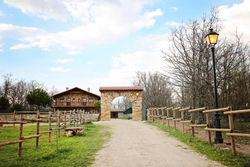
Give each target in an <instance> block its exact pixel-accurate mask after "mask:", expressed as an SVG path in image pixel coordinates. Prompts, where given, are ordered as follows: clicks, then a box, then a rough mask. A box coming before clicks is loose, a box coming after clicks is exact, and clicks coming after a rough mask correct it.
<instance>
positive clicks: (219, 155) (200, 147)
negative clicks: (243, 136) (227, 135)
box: [147, 121, 250, 167]
mask: <svg viewBox="0 0 250 167" xmlns="http://www.w3.org/2000/svg"><path fill="white" fill-rule="evenodd" d="M147 123H148V124H150V125H153V126H157V127H159V128H160V129H161V130H162V131H164V132H167V133H168V134H169V135H170V136H173V137H176V138H177V139H179V140H180V141H182V142H183V143H186V144H187V145H189V146H191V148H192V149H194V150H195V151H197V152H199V153H201V154H204V155H206V156H207V157H208V158H209V159H211V160H215V161H219V162H220V163H222V164H224V165H227V166H233V167H250V157H247V156H243V155H242V154H239V153H237V155H236V156H233V155H232V153H231V150H221V149H219V148H217V147H214V146H210V145H209V144H208V142H207V141H204V140H201V139H199V138H197V137H193V136H192V135H191V134H188V133H182V132H180V131H179V130H174V129H173V128H171V127H168V126H166V125H162V124H158V123H155V122H152V121H147Z"/></svg>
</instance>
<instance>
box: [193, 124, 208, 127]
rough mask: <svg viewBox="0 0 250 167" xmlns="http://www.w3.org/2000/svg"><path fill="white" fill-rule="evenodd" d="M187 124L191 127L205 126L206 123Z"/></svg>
mask: <svg viewBox="0 0 250 167" xmlns="http://www.w3.org/2000/svg"><path fill="white" fill-rule="evenodd" d="M189 126H191V127H204V126H207V124H192V125H189Z"/></svg>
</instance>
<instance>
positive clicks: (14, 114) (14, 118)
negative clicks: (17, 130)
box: [13, 110, 16, 127]
mask: <svg viewBox="0 0 250 167" xmlns="http://www.w3.org/2000/svg"><path fill="white" fill-rule="evenodd" d="M13 120H14V121H16V110H14V113H13ZM13 126H14V127H16V124H15V123H14V124H13Z"/></svg>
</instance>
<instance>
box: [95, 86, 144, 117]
mask: <svg viewBox="0 0 250 167" xmlns="http://www.w3.org/2000/svg"><path fill="white" fill-rule="evenodd" d="M99 90H100V92H101V120H103V121H109V120H110V106H111V103H112V101H113V100H114V99H115V98H116V97H119V96H124V97H126V98H128V99H129V100H130V101H131V103H132V110H133V112H132V119H133V120H135V121H139V120H142V91H143V87H140V86H135V87H100V89H99Z"/></svg>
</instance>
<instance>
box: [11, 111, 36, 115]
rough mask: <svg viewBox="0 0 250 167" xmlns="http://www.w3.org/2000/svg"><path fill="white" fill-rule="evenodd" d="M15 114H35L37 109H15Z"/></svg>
mask: <svg viewBox="0 0 250 167" xmlns="http://www.w3.org/2000/svg"><path fill="white" fill-rule="evenodd" d="M16 113H17V114H36V113H37V111H17V112H16Z"/></svg>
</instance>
